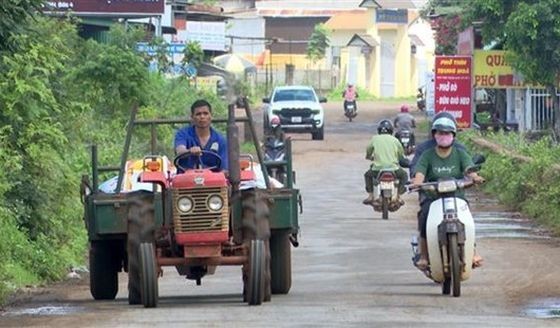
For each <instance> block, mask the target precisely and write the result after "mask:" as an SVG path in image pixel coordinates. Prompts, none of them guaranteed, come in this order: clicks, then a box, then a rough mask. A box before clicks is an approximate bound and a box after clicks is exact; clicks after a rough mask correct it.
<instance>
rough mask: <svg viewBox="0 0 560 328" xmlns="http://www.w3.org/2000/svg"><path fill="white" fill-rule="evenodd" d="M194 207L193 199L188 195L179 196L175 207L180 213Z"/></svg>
mask: <svg viewBox="0 0 560 328" xmlns="http://www.w3.org/2000/svg"><path fill="white" fill-rule="evenodd" d="M193 207H194V203H193V200H192V199H191V198H190V197H181V198H179V199H178V200H177V209H178V210H179V212H181V213H188V212H190V211H191V210H192V209H193Z"/></svg>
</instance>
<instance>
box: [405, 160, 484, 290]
mask: <svg viewBox="0 0 560 328" xmlns="http://www.w3.org/2000/svg"><path fill="white" fill-rule="evenodd" d="M479 158H480V160H478V161H477V162H478V164H481V163H482V162H484V158H483V157H482V156H481V157H479ZM475 163H476V162H475ZM473 185H474V182H473V181H472V180H471V179H469V178H463V179H453V178H448V179H441V180H440V181H437V182H427V183H423V184H421V185H419V186H418V187H417V188H416V189H414V190H411V191H419V190H424V191H431V192H436V193H437V194H438V197H439V198H438V199H437V200H436V201H434V202H432V204H431V205H430V211H429V214H428V219H427V223H426V242H427V245H428V259H429V267H428V269H427V270H426V271H424V273H425V274H426V276H427V277H428V278H430V279H432V280H433V281H434V282H437V283H440V284H441V286H442V294H444V295H449V294H450V293H451V291H453V296H454V297H459V296H460V295H461V282H462V281H464V280H467V279H469V278H470V276H471V273H472V259H473V255H474V247H475V225H474V220H473V217H472V214H471V212H470V210H469V206H468V204H467V202H466V201H465V200H463V199H461V198H458V197H455V193H456V192H457V191H459V190H461V189H466V188H469V187H471V186H473ZM411 245H412V251H413V257H412V260H413V264H415V263H416V261H417V260H418V259H419V257H420V254H419V249H418V240H417V237H416V236H414V237H413V239H412V242H411Z"/></svg>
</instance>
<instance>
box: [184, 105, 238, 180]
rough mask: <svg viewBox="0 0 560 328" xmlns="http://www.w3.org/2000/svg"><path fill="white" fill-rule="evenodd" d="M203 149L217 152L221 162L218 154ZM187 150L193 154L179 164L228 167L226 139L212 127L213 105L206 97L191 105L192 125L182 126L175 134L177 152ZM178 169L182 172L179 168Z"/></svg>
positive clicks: (223, 169)
mask: <svg viewBox="0 0 560 328" xmlns="http://www.w3.org/2000/svg"><path fill="white" fill-rule="evenodd" d="M202 151H207V152H212V153H215V154H216V155H218V156H219V158H220V159H221V162H220V160H219V159H218V157H217V156H215V155H212V154H208V153H203V152H202ZM186 152H190V153H191V154H193V156H189V157H184V158H183V159H181V161H180V162H179V164H180V165H181V166H182V167H183V168H196V167H197V165H198V163H201V164H202V166H203V167H216V170H220V171H227V169H228V156H227V142H226V139H225V138H224V137H223V136H222V135H221V134H220V133H219V132H218V131H216V130H215V129H214V128H212V106H211V105H210V103H209V102H208V101H206V100H204V99H199V100H197V101H195V102H194V103H193V104H192V105H191V125H190V126H185V127H183V128H181V129H180V130H178V131H177V133H176V134H175V153H176V154H177V155H181V154H184V153H186ZM195 155H196V156H199V158H196V156H195ZM177 171H178V172H177V173H182V170H181V169H179V168H177Z"/></svg>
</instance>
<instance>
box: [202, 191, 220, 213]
mask: <svg viewBox="0 0 560 328" xmlns="http://www.w3.org/2000/svg"><path fill="white" fill-rule="evenodd" d="M206 204H207V205H208V208H209V209H210V210H212V211H214V212H217V211H219V210H221V209H222V208H223V207H224V200H223V199H222V197H221V196H220V195H212V196H210V197H208V200H207V201H206Z"/></svg>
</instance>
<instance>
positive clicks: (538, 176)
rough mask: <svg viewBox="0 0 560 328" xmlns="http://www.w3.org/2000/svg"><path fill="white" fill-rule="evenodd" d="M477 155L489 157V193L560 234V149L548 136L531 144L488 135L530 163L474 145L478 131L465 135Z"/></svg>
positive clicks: (486, 171)
mask: <svg viewBox="0 0 560 328" xmlns="http://www.w3.org/2000/svg"><path fill="white" fill-rule="evenodd" d="M461 136H462V137H461V139H463V140H464V141H465V142H466V143H467V144H468V145H469V147H471V149H472V151H473V152H482V153H484V154H485V155H486V158H487V160H486V163H485V164H484V165H483V168H482V171H481V175H482V176H484V177H485V178H487V181H488V182H487V183H486V185H485V187H484V188H485V190H486V191H488V192H489V193H491V194H492V195H496V196H497V197H498V198H499V199H500V201H502V202H503V203H505V204H506V205H508V206H510V207H511V208H513V209H516V210H519V211H522V212H524V213H526V214H528V215H530V216H532V217H534V218H536V219H537V220H538V222H540V223H542V224H545V225H546V226H548V227H550V228H551V229H552V230H553V231H554V232H555V233H557V234H558V233H560V203H558V199H560V184H558V181H560V168H559V167H558V166H554V165H557V164H558V163H559V162H560V161H559V160H560V147H558V145H557V144H555V143H554V142H553V141H552V140H551V139H550V138H548V137H544V138H541V139H539V140H537V141H532V142H529V141H527V140H526V139H525V138H524V136H523V135H518V134H513V133H512V134H503V133H498V134H487V135H485V139H488V140H489V141H491V142H493V143H496V144H499V145H501V146H503V147H504V148H505V149H507V150H509V151H513V152H515V153H517V154H519V155H523V156H526V157H528V158H532V159H533V160H532V161H530V162H525V161H521V160H517V159H514V158H512V157H511V156H508V155H503V154H496V153H493V152H489V151H488V150H487V149H483V148H481V147H480V146H477V145H476V144H474V143H473V142H472V138H473V137H478V134H477V133H476V132H468V133H462V134H461Z"/></svg>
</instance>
